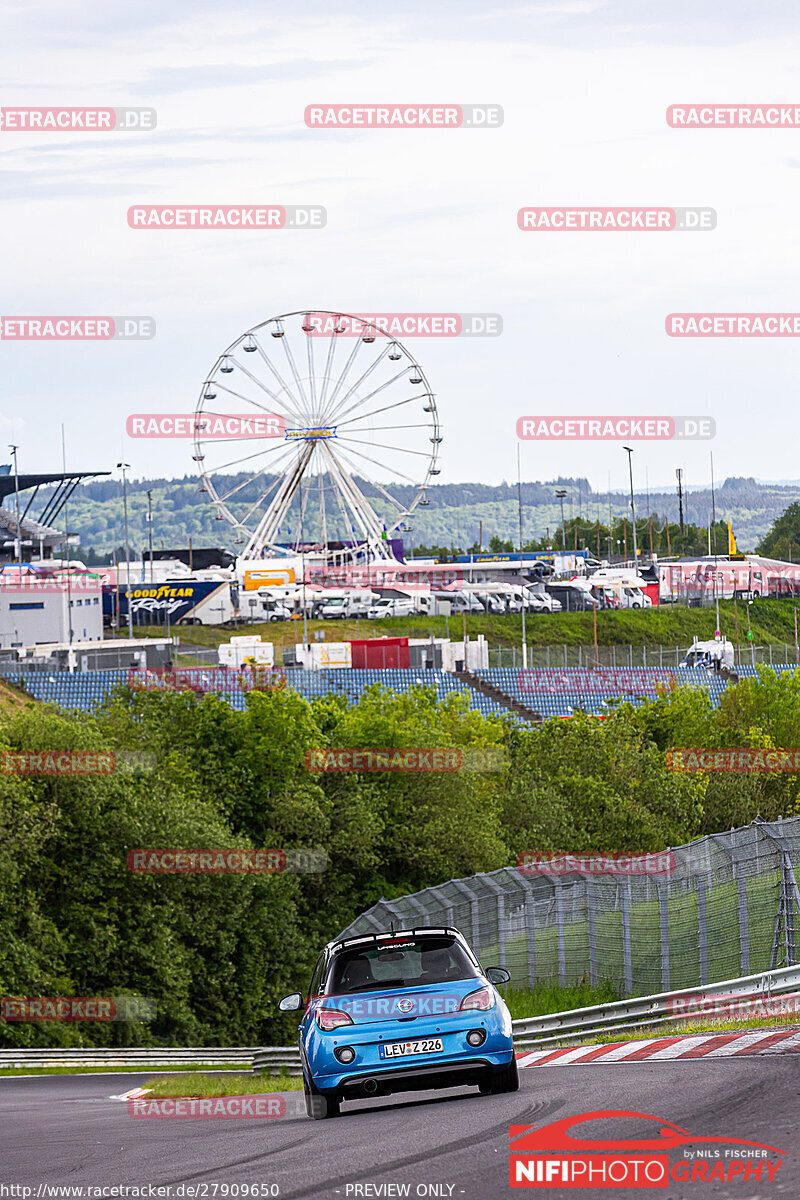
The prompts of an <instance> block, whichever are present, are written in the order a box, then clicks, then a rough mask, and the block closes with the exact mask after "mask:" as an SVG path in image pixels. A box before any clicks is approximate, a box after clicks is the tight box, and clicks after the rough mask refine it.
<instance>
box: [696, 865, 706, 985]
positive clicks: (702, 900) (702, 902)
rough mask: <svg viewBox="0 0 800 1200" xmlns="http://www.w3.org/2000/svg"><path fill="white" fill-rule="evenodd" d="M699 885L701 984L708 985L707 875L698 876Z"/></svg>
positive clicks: (698, 920)
mask: <svg viewBox="0 0 800 1200" xmlns="http://www.w3.org/2000/svg"><path fill="white" fill-rule="evenodd" d="M696 884H697V942H698V946H699V948H700V984H701V986H703V985H705V984H707V983H708V918H707V912H706V899H707V894H708V881H707V880H706V877H705V875H698V876H697V878H696Z"/></svg>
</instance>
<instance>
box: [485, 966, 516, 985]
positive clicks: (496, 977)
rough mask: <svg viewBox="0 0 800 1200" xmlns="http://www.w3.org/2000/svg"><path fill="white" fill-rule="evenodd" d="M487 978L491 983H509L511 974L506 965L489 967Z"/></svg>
mask: <svg viewBox="0 0 800 1200" xmlns="http://www.w3.org/2000/svg"><path fill="white" fill-rule="evenodd" d="M486 978H487V979H488V980H489V982H490V983H497V984H500V983H508V981H509V979H510V978H511V976H510V975H509V973H508V971H507V970H506V969H505V967H487V968H486Z"/></svg>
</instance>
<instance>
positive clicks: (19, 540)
mask: <svg viewBox="0 0 800 1200" xmlns="http://www.w3.org/2000/svg"><path fill="white" fill-rule="evenodd" d="M9 450H10V451H11V453H12V454H13V455H14V500H15V503H16V508H17V536H16V539H15V540H16V547H15V550H16V555H17V564H18V566H17V570H18V571H19V576H20V579H21V578H22V525H21V524H20V516H19V471H18V470H17V447H16V446H9Z"/></svg>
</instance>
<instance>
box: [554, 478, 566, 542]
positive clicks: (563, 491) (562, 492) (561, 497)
mask: <svg viewBox="0 0 800 1200" xmlns="http://www.w3.org/2000/svg"><path fill="white" fill-rule="evenodd" d="M566 494H567V490H566V488H557V489H556V498H557V499H558V500H560V501H561V540H562V542H563V543H564V554H565V555H566V553H567V527H566V525H565V524H564V497H565V496H566Z"/></svg>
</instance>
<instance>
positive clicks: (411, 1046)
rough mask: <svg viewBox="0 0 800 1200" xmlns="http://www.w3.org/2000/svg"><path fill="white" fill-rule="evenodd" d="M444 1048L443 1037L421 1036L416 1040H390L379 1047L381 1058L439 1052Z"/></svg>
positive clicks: (407, 1056)
mask: <svg viewBox="0 0 800 1200" xmlns="http://www.w3.org/2000/svg"><path fill="white" fill-rule="evenodd" d="M443 1049H444V1045H443V1043H442V1039H441V1038H421V1039H420V1040H419V1041H416V1042H389V1043H387V1045H385V1046H379V1047H378V1054H379V1055H380V1057H381V1058H410V1057H411V1056H412V1055H413V1054H437V1053H440V1052H441V1051H442V1050H443Z"/></svg>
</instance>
